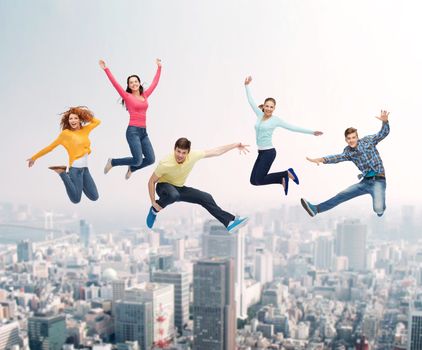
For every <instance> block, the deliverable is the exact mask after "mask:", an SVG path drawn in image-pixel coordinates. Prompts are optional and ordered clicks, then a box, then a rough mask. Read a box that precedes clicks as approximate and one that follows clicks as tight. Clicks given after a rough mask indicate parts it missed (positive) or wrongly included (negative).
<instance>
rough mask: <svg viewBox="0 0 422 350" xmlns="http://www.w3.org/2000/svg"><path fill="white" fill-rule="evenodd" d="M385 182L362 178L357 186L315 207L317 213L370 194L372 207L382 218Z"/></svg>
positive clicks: (379, 179) (382, 179) (383, 180)
mask: <svg viewBox="0 0 422 350" xmlns="http://www.w3.org/2000/svg"><path fill="white" fill-rule="evenodd" d="M386 187H387V182H386V180H385V178H368V179H365V178H363V179H362V180H361V181H360V182H358V183H357V184H354V185H352V186H350V187H348V188H346V189H345V190H344V191H342V192H340V193H338V194H336V195H335V196H334V197H333V198H330V199H329V200H327V201H325V202H323V203H320V204H318V205H317V209H318V213H322V212H324V211H327V210H330V209H331V208H334V207H335V206H337V205H339V204H341V203H343V202H346V201H348V200H350V199H352V198H355V197H358V196H362V195H364V194H370V195H371V197H372V207H373V209H374V212H375V213H377V215H378V216H382V214H384V211H385V189H386Z"/></svg>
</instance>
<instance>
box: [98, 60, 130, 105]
mask: <svg viewBox="0 0 422 350" xmlns="http://www.w3.org/2000/svg"><path fill="white" fill-rule="evenodd" d="M98 63H99V65H100V67H101V68H102V69H103V70H104V72H105V73H106V74H107V77H108V79H109V80H110V82H111V84H112V85H113V86H114V88H115V89H116V90H117V92H118V93H119V95H120V97H121V98H125V96H126V94H127V92H126V91H125V90H124V89H123V88H122V87H121V86H120V84H119V83H118V82H117V80H116V79H115V78H114V76H113V74H111V72H110V69H108V67H107V66H106V64H105V62H104V61H103V60H100V61H99V62H98Z"/></svg>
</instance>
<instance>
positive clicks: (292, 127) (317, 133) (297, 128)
mask: <svg viewBox="0 0 422 350" xmlns="http://www.w3.org/2000/svg"><path fill="white" fill-rule="evenodd" d="M273 118H277V120H278V122H277V126H279V127H281V128H284V129H287V130H290V131H294V132H300V133H302V134H309V135H315V136H320V135H322V134H323V133H322V131H314V130H309V129H305V128H301V127H300V126H295V125H292V124H289V123H286V122H285V121H284V120H283V119H280V118H278V117H273Z"/></svg>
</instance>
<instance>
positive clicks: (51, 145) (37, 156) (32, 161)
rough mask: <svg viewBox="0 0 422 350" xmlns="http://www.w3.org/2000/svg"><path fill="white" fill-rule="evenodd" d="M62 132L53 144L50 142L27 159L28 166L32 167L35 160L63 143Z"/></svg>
mask: <svg viewBox="0 0 422 350" xmlns="http://www.w3.org/2000/svg"><path fill="white" fill-rule="evenodd" d="M60 141H61V134H60V135H59V137H58V138H57V139H55V140H54V141H53V142H52V143H51V144H49V145H48V146H47V147H45V148H43V149H42V150H41V151H39V152H38V153H36V154H34V155H33V156H32V157H31V158H29V159H27V161H28V167H31V166H33V165H34V163H35V161H36V160H37V159H38V158H40V157H42V156H43V155H45V154H47V153H49V152H51V151H52V150H53V149H55V148H56V147H57V146H58V145H60V144H61V142H60Z"/></svg>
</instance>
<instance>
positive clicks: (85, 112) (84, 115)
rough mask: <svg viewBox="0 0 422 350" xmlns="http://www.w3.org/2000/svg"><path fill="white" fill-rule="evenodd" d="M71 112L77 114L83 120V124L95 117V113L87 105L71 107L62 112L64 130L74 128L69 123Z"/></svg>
mask: <svg viewBox="0 0 422 350" xmlns="http://www.w3.org/2000/svg"><path fill="white" fill-rule="evenodd" d="M71 114H76V115H77V116H78V117H79V120H80V121H81V126H82V125H84V124H86V123H89V122H90V121H91V120H92V118H94V113H92V112H91V111H90V110H89V109H88V107H86V106H77V107H70V108H69V109H68V110H67V111H66V112H63V113H61V116H62V119H61V121H60V127H61V128H62V130H65V129H69V130H72V128H71V126H70V124H69V116H70V115H71Z"/></svg>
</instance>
